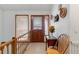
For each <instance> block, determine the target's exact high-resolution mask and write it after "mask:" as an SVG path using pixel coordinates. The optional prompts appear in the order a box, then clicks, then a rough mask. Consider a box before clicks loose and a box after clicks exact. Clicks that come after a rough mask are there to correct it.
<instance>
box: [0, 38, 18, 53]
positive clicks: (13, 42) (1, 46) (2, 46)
mask: <svg viewBox="0 0 79 59" xmlns="http://www.w3.org/2000/svg"><path fill="white" fill-rule="evenodd" d="M16 42H17V39H16V38H15V37H13V38H12V40H10V41H8V42H1V44H0V51H1V54H9V53H10V52H9V50H10V49H11V53H12V54H16V53H17V45H16ZM10 45H11V47H10V49H9V46H10ZM5 48H6V49H7V53H5V52H4V50H5Z"/></svg>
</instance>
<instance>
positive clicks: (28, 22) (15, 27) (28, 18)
mask: <svg viewBox="0 0 79 59" xmlns="http://www.w3.org/2000/svg"><path fill="white" fill-rule="evenodd" d="M17 16H27V17H28V32H29V15H28V14H16V15H15V37H16V28H17V26H16V25H17V24H16V20H17V19H16V18H17ZM16 38H17V37H16Z"/></svg>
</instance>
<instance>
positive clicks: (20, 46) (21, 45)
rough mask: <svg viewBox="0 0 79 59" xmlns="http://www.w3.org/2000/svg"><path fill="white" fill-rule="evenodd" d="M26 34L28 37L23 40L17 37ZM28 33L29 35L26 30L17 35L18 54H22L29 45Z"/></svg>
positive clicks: (22, 36)
mask: <svg viewBox="0 0 79 59" xmlns="http://www.w3.org/2000/svg"><path fill="white" fill-rule="evenodd" d="M27 35H28V37H27V39H26V40H24V41H22V40H21V41H20V40H19V39H21V38H24V37H25V38H26V36H27ZM29 35H30V32H27V33H25V34H22V35H20V36H19V37H17V53H18V54H23V53H24V52H25V51H26V48H27V46H28V45H29V39H30V38H29ZM27 40H28V41H27Z"/></svg>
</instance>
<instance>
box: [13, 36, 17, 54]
mask: <svg viewBox="0 0 79 59" xmlns="http://www.w3.org/2000/svg"><path fill="white" fill-rule="evenodd" d="M12 40H13V42H12V54H16V53H17V39H16V38H15V37H13V38H12Z"/></svg>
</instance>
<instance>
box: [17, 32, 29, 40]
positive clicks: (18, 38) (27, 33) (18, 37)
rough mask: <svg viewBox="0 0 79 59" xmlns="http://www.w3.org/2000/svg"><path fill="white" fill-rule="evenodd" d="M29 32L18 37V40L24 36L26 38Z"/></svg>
mask: <svg viewBox="0 0 79 59" xmlns="http://www.w3.org/2000/svg"><path fill="white" fill-rule="evenodd" d="M28 33H29V32H27V33H25V34H22V35H20V36H19V37H17V39H19V38H22V37H23V36H25V35H26V34H28Z"/></svg>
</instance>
